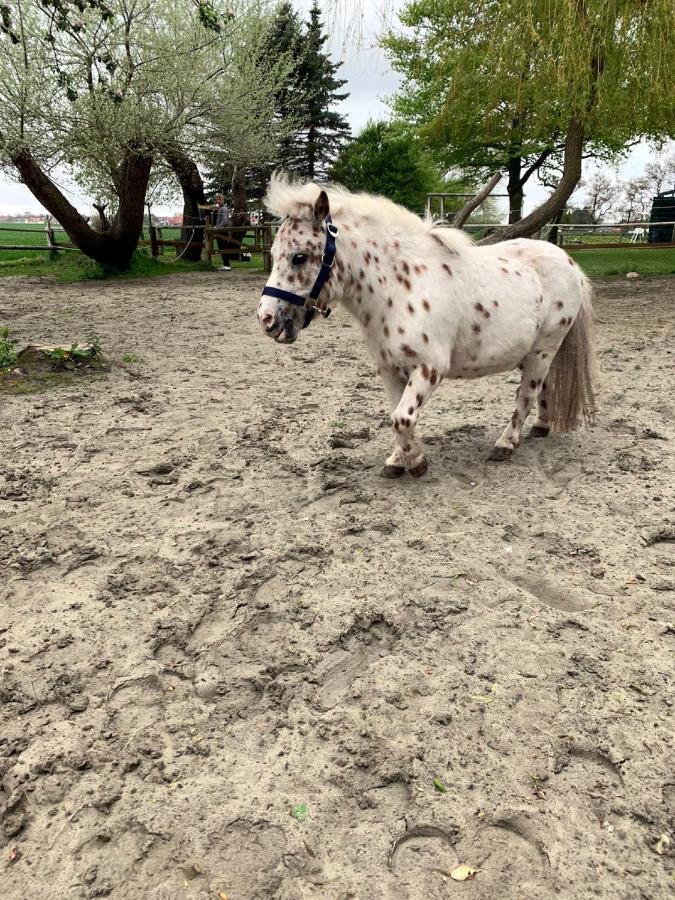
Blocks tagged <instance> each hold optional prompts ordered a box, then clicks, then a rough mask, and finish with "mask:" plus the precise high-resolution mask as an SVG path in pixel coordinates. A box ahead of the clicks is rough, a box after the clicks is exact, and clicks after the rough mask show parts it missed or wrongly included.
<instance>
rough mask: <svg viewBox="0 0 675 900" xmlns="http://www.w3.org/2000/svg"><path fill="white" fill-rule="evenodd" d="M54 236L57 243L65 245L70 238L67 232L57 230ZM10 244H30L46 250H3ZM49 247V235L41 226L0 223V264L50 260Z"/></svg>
mask: <svg viewBox="0 0 675 900" xmlns="http://www.w3.org/2000/svg"><path fill="white" fill-rule="evenodd" d="M5 228H16V229H18V230H17V231H4V229H5ZM54 236H55V238H56V240H57V242H63V243H65V242H66V241H67V240H68V238H67V237H66V234H65V232H63V231H58V230H56V229H55V231H54ZM8 244H22V245H26V244H29V245H31V246H35V247H36V248H37V247H44V248H45V249H44V250H40V251H38V250H37V249H36V250H35V251H31V250H3V249H2V248H3V246H6V245H8ZM46 247H47V235H46V234H45V232H44V228H43V227H42V226H40V225H21V224H17V223H9V222H1V223H0V263H4V262H9V261H10V260H17V259H33V260H35V259H37V260H40V259H41V260H43V261H44V260H48V259H49V253H48V251H47V249H46Z"/></svg>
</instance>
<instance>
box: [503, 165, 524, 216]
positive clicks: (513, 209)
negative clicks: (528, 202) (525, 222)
mask: <svg viewBox="0 0 675 900" xmlns="http://www.w3.org/2000/svg"><path fill="white" fill-rule="evenodd" d="M521 164H522V160H521V158H520V157H519V156H512V157H511V158H510V159H509V161H508V163H507V171H508V173H509V181H508V184H507V187H506V190H507V191H508V194H509V225H513V224H514V223H515V222H520V220H521V219H522V217H523V197H524V194H523V182H522V179H521V175H520V170H521Z"/></svg>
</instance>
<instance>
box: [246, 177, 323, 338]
mask: <svg viewBox="0 0 675 900" xmlns="http://www.w3.org/2000/svg"><path fill="white" fill-rule="evenodd" d="M285 187H289V186H288V183H287V182H284V181H282V180H279V179H277V180H276V181H273V184H272V188H271V189H270V194H271V195H272V197H274V193H273V192H274V191H275V190H277V191H283V189H284V188H285ZM307 189H313V190H312V193H313V195H314V201H313V202H311V201H309V200H306V199H305V197H306V196H307ZM296 191H297V188H296ZM270 194H268V205H269V206H272V208H273V209H274V205H273V204H272V203H270V200H269V198H270ZM303 195H304V196H302V195H298V194H296V197H295V202H294V203H293V204H292V205H291V206H290V208H289V207H288V205H286V209H285V210H284V212H285V216H286V217H285V219H284V220H283V222H282V223H281V226H280V227H279V230H278V232H277V235H276V237H275V239H274V243H273V244H272V248H271V252H272V271H271V273H270V277H269V278H268V280H267V284H266V285H265V288H264V290H263V296H262V297H261V300H260V303H259V304H258V321H259V322H260V327H261V328H262V330H263V331H264V332H265V334H266V335H268V336H269V337H271V338H273V339H274V340H275V341H278V342H279V343H285V344H292V343H293V341H295V340H297V337H298V334H299V332H300V330H301V329H302V328H303V327H305V326H306V325H308V324H309V322H310V321H311V318H312V315H313V313H314V310H315V309H318V310H320V311H323V313H324V315H327V314H328V312H330V307H329V303H330V300H331V299H333V297H334V295H335V287H336V286H335V279H334V278H330V277H329V276H330V273H331V268H332V265H333V259H334V257H335V236H336V234H337V229H336V228H335V226H334V225H333V224H332V222H331V218H330V205H329V201H328V195H327V194H326V192H325V191H324V190H320V189H319V188H318V187H316V186H312V185H306V186H304V189H303ZM276 206H277V208H276V209H275V210H274V211H275V212H278V211H280V210H279V204H277V205H276Z"/></svg>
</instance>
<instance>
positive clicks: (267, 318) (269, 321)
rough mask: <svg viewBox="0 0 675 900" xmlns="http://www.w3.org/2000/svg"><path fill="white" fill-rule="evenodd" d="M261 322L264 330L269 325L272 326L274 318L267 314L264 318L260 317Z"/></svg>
mask: <svg viewBox="0 0 675 900" xmlns="http://www.w3.org/2000/svg"><path fill="white" fill-rule="evenodd" d="M261 321H262V324H263V325H264V326H265V328H269V327H270V325H272V324H274V316H270V315H269V313H268V314H267V315H266V316H263V317H262V320H261Z"/></svg>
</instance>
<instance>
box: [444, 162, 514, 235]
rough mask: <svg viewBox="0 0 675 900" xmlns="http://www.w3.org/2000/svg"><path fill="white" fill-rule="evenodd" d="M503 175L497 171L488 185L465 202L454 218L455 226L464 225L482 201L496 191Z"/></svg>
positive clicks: (453, 223) (453, 224)
mask: <svg viewBox="0 0 675 900" xmlns="http://www.w3.org/2000/svg"><path fill="white" fill-rule="evenodd" d="M501 177H502V173H501V172H495V173H494V175H493V176H492V178H491V179H490V180H489V181H488V183H487V184H486V185H484V186H483V187H482V188H481V189H480V190H479V191H478V193H476V194H474V196H473V197H472V198H471V199H470V200H469V201H468V202H467V203H465V204H464V206H463V207H462V208H461V209H460V211H459V212H458V213H457V215H456V216H455V218H454V219H453V220H452V226H453V228H461V227H462V225H463V224H464V223H465V222H466V220H467V219H468V218H469V216H470V215H471V213H472V212H473V211H474V209H477V208H478V207H479V206H480V205H481V203H483V202H484V201H485V200H487V198H488V197H489V196H490V194H491V193H492V192H493V191H494V189H495V188H496V187H497V185H498V184H499V182H500V180H501Z"/></svg>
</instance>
